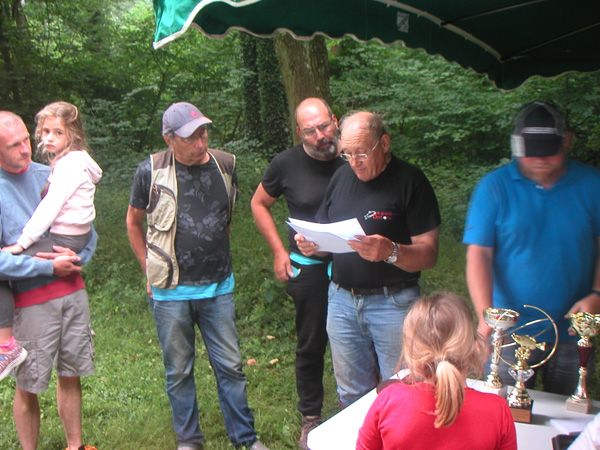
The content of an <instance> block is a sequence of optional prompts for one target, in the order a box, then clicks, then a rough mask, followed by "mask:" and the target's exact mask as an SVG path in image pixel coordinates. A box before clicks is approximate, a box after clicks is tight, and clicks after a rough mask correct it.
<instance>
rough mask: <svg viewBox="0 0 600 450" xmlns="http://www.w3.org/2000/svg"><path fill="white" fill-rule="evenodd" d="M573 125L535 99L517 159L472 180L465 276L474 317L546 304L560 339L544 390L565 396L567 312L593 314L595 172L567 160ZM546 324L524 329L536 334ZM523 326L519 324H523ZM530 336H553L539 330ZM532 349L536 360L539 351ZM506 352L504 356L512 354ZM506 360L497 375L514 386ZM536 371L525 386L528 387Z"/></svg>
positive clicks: (597, 211)
mask: <svg viewBox="0 0 600 450" xmlns="http://www.w3.org/2000/svg"><path fill="white" fill-rule="evenodd" d="M571 139H572V136H571V133H570V132H568V131H567V130H566V128H565V123H564V120H563V118H562V116H561V115H560V113H559V112H558V111H557V110H556V108H554V107H553V106H552V105H549V104H546V103H532V104H530V105H528V106H527V107H525V108H524V109H523V110H522V111H521V113H520V114H519V116H518V117H517V119H516V124H515V129H514V134H513V136H512V151H513V156H514V157H515V158H514V160H513V161H512V162H511V163H510V164H508V165H506V166H503V167H501V168H499V169H496V170H494V171H493V172H491V173H489V174H488V175H486V176H485V177H484V178H483V179H482V180H481V181H480V183H479V184H478V185H477V187H476V189H475V191H474V193H473V196H472V198H471V204H470V207H469V213H468V216H467V222H466V226H465V234H464V239H463V242H464V243H465V244H468V248H467V284H468V287H469V293H470V295H471V299H472V301H473V304H474V306H475V311H476V313H477V316H478V318H479V331H480V332H481V333H482V334H483V335H484V336H485V337H488V336H489V335H490V333H491V332H492V329H491V328H490V327H489V326H488V325H487V324H486V323H485V322H484V321H483V311H484V309H485V308H488V307H492V306H494V307H497V308H510V309H514V310H516V311H517V312H519V313H520V314H521V317H520V320H519V324H520V325H522V324H525V323H527V322H529V321H530V320H532V319H534V318H540V317H542V316H540V314H539V313H532V311H534V310H533V309H532V308H523V305H533V306H536V307H538V308H541V309H542V310H544V311H546V312H547V313H548V314H549V315H550V317H552V319H553V320H554V321H555V322H556V324H557V326H558V330H559V344H558V347H557V350H556V354H555V355H554V356H553V357H552V358H551V360H550V361H549V362H548V363H547V364H546V365H545V366H544V368H543V382H544V389H545V390H546V391H549V392H554V393H559V394H564V395H570V394H572V393H573V391H574V389H575V386H576V384H577V380H578V366H579V361H578V352H577V348H576V337H575V336H571V335H569V333H568V329H569V322H568V320H567V316H568V314H571V313H575V312H579V311H588V312H591V313H599V312H600V264H598V262H599V261H598V258H599V257H598V239H599V236H600V196H599V195H598V193H599V192H600V172H599V171H598V170H596V169H594V168H592V167H589V166H587V165H585V164H582V163H579V162H577V161H573V160H571V159H569V158H568V156H567V152H568V150H569V148H570V145H571ZM547 325H548V323H545V324H538V325H536V326H533V327H530V328H527V331H526V333H527V334H529V335H531V336H534V335H537V334H538V333H540V332H542V331H543V330H544V329H545V328H546V326H547ZM523 332H525V331H523ZM536 339H537V340H538V341H540V342H543V341H552V340H553V336H552V333H551V332H549V331H545V332H543V333H542V334H540V335H539V336H537V337H536ZM551 347H552V345H548V346H546V351H541V350H536V351H534V352H533V353H532V357H531V358H530V359H529V364H530V365H531V364H534V363H536V362H539V361H541V360H542V359H543V358H545V357H546V356H547V354H548V352H549V351H550V350H551ZM509 353H512V352H508V351H505V352H504V353H503V354H502V356H503V358H504V359H507V360H509V359H513V360H514V357H513V356H512V355H511V354H509ZM506 369H507V367H506V366H505V365H501V368H500V376H501V378H502V379H503V382H504V383H506V384H513V380H512V378H511V377H510V376H508V374H507V371H506ZM534 382H535V377H533V378H532V379H531V380H530V382H529V385H533V383H534Z"/></svg>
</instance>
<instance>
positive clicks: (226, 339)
mask: <svg viewBox="0 0 600 450" xmlns="http://www.w3.org/2000/svg"><path fill="white" fill-rule="evenodd" d="M210 123H212V121H211V120H210V119H209V118H208V117H206V116H204V114H202V113H201V112H200V110H199V109H198V108H196V107H195V106H194V105H191V104H190V103H175V104H173V105H171V106H170V107H169V108H168V109H167V110H166V111H165V113H164V115H163V137H164V139H165V142H166V143H167V145H168V146H169V148H168V149H167V150H165V151H163V152H160V153H156V154H153V155H151V156H150V158H149V159H147V160H146V161H144V162H142V163H141V164H140V165H139V167H138V169H137V171H136V173H135V177H134V180H133V186H132V189H131V196H130V199H129V209H128V211H127V231H128V233H129V240H130V242H131V246H132V248H133V251H134V253H135V255H136V256H137V258H138V260H139V262H140V264H141V266H142V269H143V270H144V272H145V273H146V278H147V282H148V294H149V300H150V306H151V309H152V314H153V316H154V321H155V322H156V330H157V332H158V338H159V341H160V344H161V347H162V350H163V361H164V365H165V369H166V389H167V394H168V396H169V401H170V402H171V409H172V419H173V428H174V430H175V434H176V437H177V449H178V450H198V449H201V448H203V441H204V435H203V434H202V431H201V430H200V426H199V425H198V403H197V399H196V385H195V380H194V360H195V337H196V330H195V326H198V328H199V329H200V332H201V334H202V339H203V341H204V345H205V346H206V352H207V354H208V358H209V361H210V365H211V366H212V368H213V371H214V373H215V378H216V380H217V390H218V392H219V404H220V406H221V412H222V414H223V418H224V419H225V428H226V430H227V434H228V435H229V439H230V440H231V442H232V443H233V445H234V446H235V447H236V448H249V449H251V450H267V448H266V447H265V446H264V445H263V444H262V443H261V442H260V441H258V440H257V438H256V431H255V429H254V417H253V415H252V411H251V410H250V408H249V407H248V400H247V396H246V376H245V375H244V372H243V371H242V366H243V364H242V358H241V355H240V350H239V339H238V335H237V331H236V328H235V310H234V302H233V295H232V292H233V288H234V279H233V272H232V261H231V253H230V249H229V224H230V222H231V215H232V212H233V204H234V202H235V200H236V196H237V177H236V172H235V157H234V156H233V155H230V154H229V153H225V152H221V151H219V150H214V149H209V148H208V132H207V126H208V124H210ZM144 216H145V217H146V219H147V224H148V229H147V231H146V230H145V229H144V225H143V219H144Z"/></svg>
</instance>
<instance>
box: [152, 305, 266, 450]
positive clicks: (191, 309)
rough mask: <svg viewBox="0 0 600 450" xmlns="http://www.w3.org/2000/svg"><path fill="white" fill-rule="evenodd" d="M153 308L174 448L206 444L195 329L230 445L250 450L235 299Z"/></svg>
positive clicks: (250, 422)
mask: <svg viewBox="0 0 600 450" xmlns="http://www.w3.org/2000/svg"><path fill="white" fill-rule="evenodd" d="M151 305H152V308H153V315H154V320H155V322H156V330H157V331H158V339H159V340H160V345H161V347H162V350H163V361H164V364H165V369H166V388H167V394H168V396H169V401H170V402H171V409H172V416H173V428H174V430H175V434H176V435H177V443H178V445H188V446H191V447H199V446H200V444H201V443H202V441H203V440H204V435H203V434H202V431H201V430H200V426H199V425H198V402H197V399H196V384H195V380H194V359H195V358H194V355H195V337H196V332H195V327H194V325H198V328H199V329H200V333H201V334H202V339H203V341H204V345H205V346H206V353H207V354H208V359H209V362H210V365H211V367H212V368H213V371H214V374H215V378H216V380H217V391H218V395H219V404H220V406H221V412H222V413H223V418H224V419H225V428H226V429H227V434H228V435H229V439H230V440H231V442H232V443H233V444H234V445H235V446H247V445H250V444H252V443H253V442H254V441H255V440H256V431H255V430H254V417H253V415H252V411H251V410H250V408H249V407H248V399H247V396H246V376H245V375H244V372H243V371H242V358H241V355H240V350H239V338H238V335H237V331H236V329H235V308H234V302H233V296H232V295H231V294H227V295H220V296H217V297H213V298H208V299H202V300H184V301H154V302H151Z"/></svg>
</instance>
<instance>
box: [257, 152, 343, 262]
mask: <svg viewBox="0 0 600 450" xmlns="http://www.w3.org/2000/svg"><path fill="white" fill-rule="evenodd" d="M345 164H347V163H346V162H345V161H344V160H343V159H342V158H334V159H332V160H329V161H320V160H318V159H315V158H313V157H311V156H309V155H307V154H306V151H304V148H303V147H302V145H296V146H295V147H292V148H290V149H288V150H285V151H283V152H281V153H279V154H278V155H277V156H275V158H273V160H272V161H271V164H269V167H268V168H267V171H266V172H265V174H264V176H263V179H262V185H263V187H264V188H265V191H266V192H267V194H269V195H270V196H271V197H275V198H278V197H280V196H281V195H283V197H284V198H285V200H286V202H287V205H288V209H289V210H290V217H293V218H294V219H300V220H307V221H309V222H315V215H316V213H317V210H318V209H319V206H321V202H322V201H323V197H324V196H325V189H326V188H327V185H328V184H329V180H331V177H332V175H333V174H334V172H335V171H336V170H337V169H338V168H339V167H340V166H342V165H345ZM295 234H296V232H295V231H294V230H293V229H292V228H290V227H288V247H289V250H290V251H293V252H296V253H300V251H299V250H298V247H297V246H296V241H294V235H295Z"/></svg>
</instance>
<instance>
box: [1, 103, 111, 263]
mask: <svg viewBox="0 0 600 450" xmlns="http://www.w3.org/2000/svg"><path fill="white" fill-rule="evenodd" d="M35 121H36V124H37V126H36V129H35V140H36V142H37V143H38V154H39V155H40V156H41V158H42V159H43V160H44V161H47V162H48V163H49V164H50V167H51V168H52V172H51V174H50V177H49V178H48V182H49V185H48V189H47V192H46V193H45V195H44V194H42V196H43V199H42V201H41V202H40V204H39V205H38V207H37V208H36V210H35V212H34V213H33V215H32V216H31V219H29V222H27V224H26V225H25V227H24V228H23V232H22V234H21V236H20V237H19V239H17V243H16V244H14V245H11V246H8V247H4V248H3V249H2V250H4V251H8V252H10V253H21V252H22V251H23V250H26V249H28V248H29V247H31V246H32V245H33V244H34V243H36V242H38V241H39V240H40V237H41V236H42V235H43V234H44V233H45V232H46V231H47V230H48V229H50V238H49V239H48V240H46V241H44V242H43V243H40V245H37V246H35V247H34V248H32V249H31V250H30V251H28V252H27V253H28V254H35V253H36V252H39V251H52V246H53V245H60V246H62V247H68V248H70V249H71V250H73V251H75V252H76V253H78V252H80V251H81V250H83V248H84V247H85V246H86V244H87V243H88V241H89V239H90V236H91V224H92V221H93V220H94V218H95V217H96V210H95V208H94V193H95V191H96V184H97V183H98V182H99V181H100V178H101V177H102V169H101V168H100V166H98V164H97V163H96V162H95V161H94V160H93V159H92V157H91V156H90V155H89V153H88V151H87V150H88V149H87V143H86V140H85V133H84V131H83V124H82V122H81V116H80V114H79V110H78V109H77V107H76V106H75V105H72V104H70V103H67V102H55V103H50V104H49V105H47V106H45V107H44V108H43V109H42V110H41V111H40V112H38V113H37V115H36V116H35Z"/></svg>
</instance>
